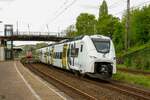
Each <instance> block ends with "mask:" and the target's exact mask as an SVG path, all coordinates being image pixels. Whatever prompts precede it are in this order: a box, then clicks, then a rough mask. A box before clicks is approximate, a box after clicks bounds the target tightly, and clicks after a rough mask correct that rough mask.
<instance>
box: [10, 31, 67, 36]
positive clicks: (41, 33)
mask: <svg viewBox="0 0 150 100" xmlns="http://www.w3.org/2000/svg"><path fill="white" fill-rule="evenodd" d="M13 35H15V36H25V35H26V36H55V37H65V36H66V34H65V33H58V32H25V31H21V32H13Z"/></svg>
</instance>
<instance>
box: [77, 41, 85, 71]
mask: <svg viewBox="0 0 150 100" xmlns="http://www.w3.org/2000/svg"><path fill="white" fill-rule="evenodd" d="M83 46H84V44H83V43H82V42H81V43H80V45H79V56H78V61H79V67H80V70H83V69H84V68H83V67H84V60H85V53H84V49H85V48H83Z"/></svg>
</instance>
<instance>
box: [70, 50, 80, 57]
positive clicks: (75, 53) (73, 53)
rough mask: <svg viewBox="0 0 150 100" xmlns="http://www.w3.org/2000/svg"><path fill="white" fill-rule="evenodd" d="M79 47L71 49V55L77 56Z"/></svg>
mask: <svg viewBox="0 0 150 100" xmlns="http://www.w3.org/2000/svg"><path fill="white" fill-rule="evenodd" d="M78 53H79V48H73V49H71V57H78Z"/></svg>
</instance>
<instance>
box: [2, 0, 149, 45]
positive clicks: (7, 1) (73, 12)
mask: <svg viewBox="0 0 150 100" xmlns="http://www.w3.org/2000/svg"><path fill="white" fill-rule="evenodd" d="M102 1H103V0H0V20H1V21H3V23H0V31H3V25H4V24H13V25H14V30H16V25H17V23H18V28H19V31H28V25H29V26H30V31H40V32H43V31H48V30H47V27H46V25H48V27H49V31H50V32H61V31H62V30H64V29H66V27H67V26H69V25H71V24H75V23H76V18H77V16H78V15H79V14H80V13H83V12H87V13H90V14H94V15H95V16H96V18H97V17H98V14H99V6H100V4H101V3H102ZM126 1H127V0H106V2H107V5H108V11H109V13H110V14H113V15H114V16H116V17H119V18H121V16H122V14H123V12H124V10H125V9H126ZM148 4H150V0H131V7H137V6H138V7H139V6H140V7H141V6H143V5H148ZM0 35H2V34H1V33H0ZM22 43H27V42H16V44H17V45H18V44H22ZM28 43H29V42H28ZM31 43H33V42H31Z"/></svg>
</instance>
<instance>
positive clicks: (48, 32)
mask: <svg viewBox="0 0 150 100" xmlns="http://www.w3.org/2000/svg"><path fill="white" fill-rule="evenodd" d="M46 28H47V32H48V35H50V34H49V27H48V24H46Z"/></svg>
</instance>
